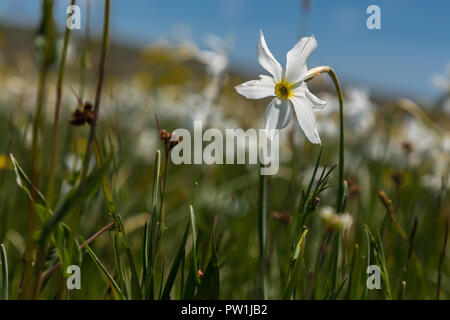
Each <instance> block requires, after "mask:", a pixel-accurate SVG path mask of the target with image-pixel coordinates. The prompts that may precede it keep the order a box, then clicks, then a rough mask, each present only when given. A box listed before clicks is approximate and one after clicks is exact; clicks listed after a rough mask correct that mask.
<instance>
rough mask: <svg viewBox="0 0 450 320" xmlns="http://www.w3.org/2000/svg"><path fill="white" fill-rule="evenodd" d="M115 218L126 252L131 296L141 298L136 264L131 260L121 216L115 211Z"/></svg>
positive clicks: (131, 255) (131, 256)
mask: <svg viewBox="0 0 450 320" xmlns="http://www.w3.org/2000/svg"><path fill="white" fill-rule="evenodd" d="M117 218H118V221H119V227H120V231H121V233H122V240H123V245H124V247H125V253H126V254H127V259H128V264H129V267H130V271H131V298H132V299H140V298H141V285H140V284H139V277H138V274H137V271H136V265H135V263H134V260H133V254H132V253H131V249H130V244H129V243H128V237H127V234H126V233H125V228H124V227H123V222H122V217H121V216H120V214H118V213H117Z"/></svg>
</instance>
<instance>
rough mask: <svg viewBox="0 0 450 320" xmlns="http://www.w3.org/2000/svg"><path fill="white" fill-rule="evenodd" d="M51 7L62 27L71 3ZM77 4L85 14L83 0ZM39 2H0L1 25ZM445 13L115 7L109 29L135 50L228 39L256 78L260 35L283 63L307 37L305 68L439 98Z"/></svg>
mask: <svg viewBox="0 0 450 320" xmlns="http://www.w3.org/2000/svg"><path fill="white" fill-rule="evenodd" d="M91 1H92V6H93V12H92V16H91V21H92V29H93V30H98V31H101V23H102V8H103V1H101V0H91ZM55 2H56V3H57V6H56V8H55V18H56V20H57V21H58V22H59V24H60V25H61V26H63V24H64V22H65V8H66V6H67V4H68V2H69V0H55ZM77 2H78V3H79V4H80V6H81V9H82V13H83V12H85V11H84V8H85V2H86V0H79V1H77ZM39 3H40V1H37V0H2V1H1V2H0V21H7V22H8V23H18V24H26V25H31V26H33V25H36V23H37V21H38V17H39V11H40V6H39ZM371 4H376V5H378V6H379V7H380V8H381V30H368V29H367V28H366V19H367V17H368V16H369V15H368V14H367V13H366V9H367V7H368V6H369V5H371ZM449 14H450V1H448V0H434V1H424V0H423V1H422V0H368V1H366V0H347V1H336V0H312V5H311V10H310V12H309V14H308V15H305V14H303V13H302V12H301V1H300V0H278V1H275V0H271V1H268V0H112V7H111V28H112V35H113V37H114V38H116V39H118V40H121V41H125V42H128V43H130V44H132V45H135V46H139V47H143V46H146V45H148V44H149V43H151V42H152V41H154V40H156V39H159V38H169V39H176V38H177V37H181V36H184V37H189V38H190V39H192V40H194V41H195V42H196V43H197V44H198V45H199V46H200V47H201V46H202V45H203V44H204V38H205V36H206V35H207V34H209V33H213V34H217V35H218V36H221V37H226V36H229V37H232V38H233V39H234V47H233V50H232V53H231V58H232V65H233V66H236V67H241V68H244V69H245V70H247V71H248V72H249V73H255V75H256V74H259V73H262V72H263V69H262V68H261V67H259V66H258V64H257V60H256V42H257V40H258V34H259V29H262V30H263V31H264V34H265V37H266V41H267V43H268V45H269V48H270V49H271V50H272V52H273V54H274V55H275V57H276V58H277V59H278V60H279V61H280V62H281V63H282V64H284V62H285V59H286V58H285V54H286V52H287V51H288V50H289V49H290V48H291V47H292V46H293V45H294V44H295V42H296V41H297V40H298V39H299V37H300V35H301V34H302V33H303V34H304V33H305V31H306V34H307V35H311V34H314V36H315V37H316V39H317V40H318V43H319V46H318V48H317V50H316V51H315V52H314V53H313V55H312V56H311V59H310V60H309V64H308V65H309V66H310V67H313V66H317V65H329V66H331V67H333V68H334V69H335V70H336V71H337V73H338V75H340V77H341V78H342V79H343V80H344V81H349V82H351V83H358V84H360V85H362V86H365V87H369V88H370V87H374V88H376V89H377V90H378V91H380V90H381V91H382V90H385V91H386V92H394V93H402V94H406V95H410V96H415V97H421V96H426V97H431V98H437V97H438V96H439V90H437V89H435V88H434V87H433V86H432V84H431V83H430V77H431V75H432V74H434V73H443V72H444V68H445V65H446V64H447V63H450V35H449V31H450V19H449ZM84 18H85V17H84V16H82V20H83V22H84ZM77 32H82V30H81V31H77Z"/></svg>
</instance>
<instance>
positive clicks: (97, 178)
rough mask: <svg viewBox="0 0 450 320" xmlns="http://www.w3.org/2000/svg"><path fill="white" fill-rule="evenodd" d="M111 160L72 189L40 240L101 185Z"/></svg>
mask: <svg viewBox="0 0 450 320" xmlns="http://www.w3.org/2000/svg"><path fill="white" fill-rule="evenodd" d="M108 164H109V161H107V162H105V164H104V165H103V166H101V167H97V168H95V169H94V170H93V171H92V173H91V174H90V175H89V176H88V177H87V179H86V181H85V183H83V185H79V186H77V187H76V188H74V189H72V190H71V191H70V192H69V193H68V194H67V196H66V197H65V199H64V200H63V202H62V203H61V205H60V206H59V207H58V208H57V209H56V210H55V212H54V214H53V215H52V216H51V217H50V218H49V219H48V220H47V222H46V223H45V224H44V226H43V227H42V230H41V232H40V234H39V235H38V242H39V243H41V244H42V243H44V242H45V241H46V240H47V238H48V236H49V235H50V234H51V233H52V232H53V230H54V229H55V227H56V226H57V224H58V223H59V222H61V221H62V220H63V219H64V217H65V216H66V215H67V214H68V213H69V212H70V210H71V209H72V208H73V207H75V206H76V205H77V204H79V203H80V202H82V201H85V200H86V199H88V198H89V197H90V196H91V195H92V194H93V193H94V192H95V191H96V190H97V189H98V188H99V186H100V183H101V181H102V177H103V175H104V174H105V173H106V170H107V168H108Z"/></svg>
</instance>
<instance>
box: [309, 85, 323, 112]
mask: <svg viewBox="0 0 450 320" xmlns="http://www.w3.org/2000/svg"><path fill="white" fill-rule="evenodd" d="M305 93H306V98H308V99H309V100H311V102H312V103H313V108H314V109H322V108H323V107H325V105H326V104H327V102H326V101H323V100H322V99H319V98H318V97H317V96H315V95H313V94H312V93H311V91H309V89H308V87H306V90H305Z"/></svg>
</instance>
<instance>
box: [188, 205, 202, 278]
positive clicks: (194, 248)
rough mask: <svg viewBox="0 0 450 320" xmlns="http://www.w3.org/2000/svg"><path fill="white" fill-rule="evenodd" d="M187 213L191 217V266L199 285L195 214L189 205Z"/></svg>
mask: <svg viewBox="0 0 450 320" xmlns="http://www.w3.org/2000/svg"><path fill="white" fill-rule="evenodd" d="M189 213H190V217H191V228H192V264H193V267H194V270H195V273H194V276H195V280H196V282H197V283H200V278H199V277H198V259H197V228H196V226H195V213H194V207H193V206H192V205H189Z"/></svg>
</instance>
